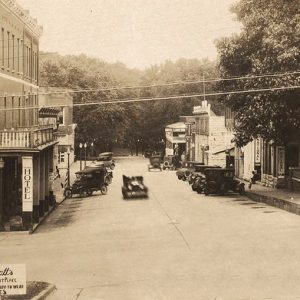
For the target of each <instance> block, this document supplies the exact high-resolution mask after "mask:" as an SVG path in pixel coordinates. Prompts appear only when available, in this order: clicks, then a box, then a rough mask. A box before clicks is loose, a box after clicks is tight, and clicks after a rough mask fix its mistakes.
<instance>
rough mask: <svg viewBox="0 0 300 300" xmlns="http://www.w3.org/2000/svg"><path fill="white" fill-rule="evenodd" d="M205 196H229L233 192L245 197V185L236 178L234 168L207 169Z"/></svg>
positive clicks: (205, 173)
mask: <svg viewBox="0 0 300 300" xmlns="http://www.w3.org/2000/svg"><path fill="white" fill-rule="evenodd" d="M204 175H205V184H204V187H203V191H204V194H205V195H206V196H207V195H209V194H221V195H227V194H228V191H229V190H231V191H233V192H236V193H240V194H241V195H243V194H244V193H245V184H244V183H243V182H241V181H239V180H238V179H236V178H235V177H234V168H206V169H205V170H204Z"/></svg>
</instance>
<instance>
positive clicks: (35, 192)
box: [33, 154, 40, 223]
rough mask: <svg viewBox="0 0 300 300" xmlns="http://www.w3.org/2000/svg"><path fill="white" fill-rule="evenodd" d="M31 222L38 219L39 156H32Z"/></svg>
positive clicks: (36, 221) (35, 221)
mask: <svg viewBox="0 0 300 300" xmlns="http://www.w3.org/2000/svg"><path fill="white" fill-rule="evenodd" d="M33 182H34V185H33V222H34V223H38V222H39V219H40V157H39V154H35V155H34V157H33Z"/></svg>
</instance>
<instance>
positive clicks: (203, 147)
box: [193, 101, 234, 167]
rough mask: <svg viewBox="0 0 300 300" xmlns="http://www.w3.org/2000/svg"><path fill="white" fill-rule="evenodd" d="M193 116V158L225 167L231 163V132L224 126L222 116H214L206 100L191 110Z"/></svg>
mask: <svg viewBox="0 0 300 300" xmlns="http://www.w3.org/2000/svg"><path fill="white" fill-rule="evenodd" d="M193 115H194V116H195V122H196V131H195V160H196V161H199V162H202V163H204V164H205V165H218V166H221V167H225V166H226V165H230V164H231V163H233V161H234V158H233V153H232V149H233V146H232V144H231V140H232V138H233V134H232V132H231V131H230V130H228V129H227V128H226V127H225V118H224V116H216V115H215V113H214V112H213V111H212V110H211V106H210V104H209V103H207V101H202V103H201V105H200V106H195V107H194V110H193Z"/></svg>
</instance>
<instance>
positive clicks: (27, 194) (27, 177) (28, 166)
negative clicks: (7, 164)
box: [22, 156, 33, 212]
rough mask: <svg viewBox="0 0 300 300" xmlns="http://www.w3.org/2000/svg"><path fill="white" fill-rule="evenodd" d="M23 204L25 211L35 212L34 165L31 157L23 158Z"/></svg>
mask: <svg viewBox="0 0 300 300" xmlns="http://www.w3.org/2000/svg"><path fill="white" fill-rule="evenodd" d="M22 203H23V211H27V212H30V211H32V210H33V164H32V157H31V156H23V157H22Z"/></svg>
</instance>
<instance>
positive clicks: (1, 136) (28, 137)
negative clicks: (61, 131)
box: [0, 125, 56, 150]
mask: <svg viewBox="0 0 300 300" xmlns="http://www.w3.org/2000/svg"><path fill="white" fill-rule="evenodd" d="M55 141H56V135H55V134H54V133H53V126H50V125H46V126H36V127H31V128H16V129H4V130H1V131H0V150H8V149H25V150H30V149H32V150H34V149H36V150H39V149H40V148H43V147H44V146H46V145H48V144H50V143H54V142H55Z"/></svg>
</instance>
